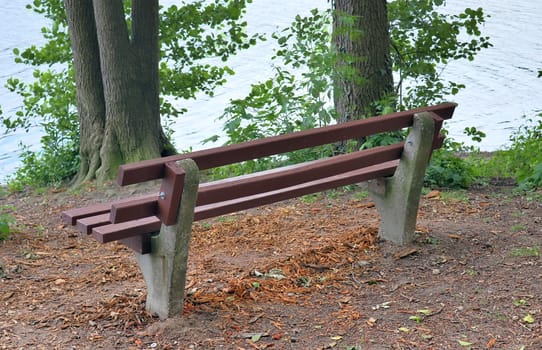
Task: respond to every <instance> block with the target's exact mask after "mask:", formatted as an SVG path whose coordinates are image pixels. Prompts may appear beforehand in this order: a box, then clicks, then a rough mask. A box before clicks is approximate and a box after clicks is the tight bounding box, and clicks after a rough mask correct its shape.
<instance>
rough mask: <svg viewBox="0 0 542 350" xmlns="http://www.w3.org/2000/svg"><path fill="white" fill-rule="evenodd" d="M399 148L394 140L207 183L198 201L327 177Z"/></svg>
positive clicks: (396, 153) (392, 155) (395, 154)
mask: <svg viewBox="0 0 542 350" xmlns="http://www.w3.org/2000/svg"><path fill="white" fill-rule="evenodd" d="M402 151H403V144H402V143H401V144H394V145H390V146H383V147H376V148H372V149H368V150H363V151H357V152H353V153H348V154H343V155H339V156H335V157H330V158H326V159H322V160H317V161H314V162H308V163H305V164H303V165H302V166H299V167H295V168H293V169H287V170H284V171H281V172H275V173H270V174H264V175H259V176H254V177H248V178H244V179H232V180H231V181H224V182H219V183H210V184H209V185H206V186H201V187H200V189H199V191H198V199H197V205H198V206H199V205H205V204H211V203H215V202H222V201H225V200H230V199H235V198H240V197H246V196H250V195H253V194H257V193H261V192H270V191H273V190H278V189H281V188H284V187H290V186H295V185H299V184H302V183H305V182H309V181H314V180H318V179H321V178H327V177H330V176H334V175H338V174H341V173H345V172H348V171H353V170H356V169H359V168H364V167H368V166H371V165H375V164H379V163H383V162H386V161H390V160H395V159H399V158H400V157H401V153H402Z"/></svg>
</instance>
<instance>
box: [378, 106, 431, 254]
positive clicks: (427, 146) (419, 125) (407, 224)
mask: <svg viewBox="0 0 542 350" xmlns="http://www.w3.org/2000/svg"><path fill="white" fill-rule="evenodd" d="M434 135H435V122H434V119H433V117H432V116H431V114H430V113H427V112H423V113H419V114H415V115H414V124H413V126H412V129H411V131H410V133H409V134H408V137H407V139H406V141H405V146H404V150H403V154H402V156H401V160H400V162H399V166H398V167H397V170H396V171H395V175H394V176H392V177H389V178H380V179H376V180H371V181H369V191H370V192H371V194H372V197H373V198H374V200H375V204H376V207H377V209H378V212H379V213H380V217H381V223H380V231H379V236H380V238H383V239H385V240H389V241H392V242H394V243H399V244H406V243H411V242H412V241H413V239H414V231H415V229H416V217H417V215H418V207H419V203H420V195H421V190H422V186H423V179H424V176H425V170H426V168H427V165H428V163H429V158H430V156H431V152H432V144H433V137H434Z"/></svg>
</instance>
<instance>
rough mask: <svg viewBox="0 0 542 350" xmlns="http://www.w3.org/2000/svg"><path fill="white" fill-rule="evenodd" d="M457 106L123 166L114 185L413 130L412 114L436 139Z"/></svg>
mask: <svg viewBox="0 0 542 350" xmlns="http://www.w3.org/2000/svg"><path fill="white" fill-rule="evenodd" d="M456 106H457V105H456V104H455V103H442V104H439V105H435V106H429V107H423V108H418V109H413V110H409V111H403V112H397V113H392V114H388V115H384V116H379V117H372V118H368V119H362V120H355V121H350V122H346V123H341V124H336V125H331V126H326V127H322V128H315V129H310V130H304V131H299V132H293V133H289V134H285V135H279V136H273V137H267V138H263V139H259V140H254V141H248V142H243V143H239V144H233V145H228V146H223V147H216V148H210V149H207V150H202V151H196V152H191V153H185V154H180V155H174V156H169V157H164V158H159V159H151V160H145V161H141V162H137V163H131V164H125V165H122V166H121V167H120V168H119V173H118V178H117V183H118V184H119V185H121V186H124V185H131V184H135V183H140V182H145V181H149V180H155V179H160V178H163V177H164V175H165V164H167V163H171V162H175V161H178V160H181V159H187V158H190V159H193V160H194V161H195V162H196V164H197V165H198V168H199V169H200V170H205V169H211V168H215V167H219V166H223V165H228V164H234V163H238V162H243V161H247V160H252V159H257V158H261V157H266V156H272V155H277V154H282V153H286V152H291V151H296V150H300V149H304V148H309V147H315V146H320V145H325V144H330V143H334V142H339V141H345V140H350V139H359V138H362V137H365V136H370V135H374V134H377V133H381V132H387V131H395V130H400V129H403V128H406V127H410V126H412V122H413V117H414V114H416V113H420V112H432V113H434V114H435V124H436V125H435V129H436V130H435V131H436V132H435V137H436V136H437V135H438V132H439V130H440V128H441V126H442V121H443V120H445V119H449V118H451V117H452V115H453V112H454V109H455V107H456Z"/></svg>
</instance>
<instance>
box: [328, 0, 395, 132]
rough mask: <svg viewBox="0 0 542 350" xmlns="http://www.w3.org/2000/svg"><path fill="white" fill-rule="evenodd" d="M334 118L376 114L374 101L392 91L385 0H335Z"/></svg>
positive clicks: (341, 119) (339, 119) (347, 118)
mask: <svg viewBox="0 0 542 350" xmlns="http://www.w3.org/2000/svg"><path fill="white" fill-rule="evenodd" d="M333 9H334V18H333V36H332V37H333V39H332V40H333V47H334V49H335V50H336V52H337V61H336V66H335V77H334V103H335V108H336V111H337V119H338V120H337V121H338V122H345V121H348V120H355V119H361V118H365V117H369V116H372V115H376V114H377V110H376V108H375V102H378V101H380V100H381V99H382V98H384V97H385V96H386V95H388V94H390V93H392V92H393V75H392V66H391V58H390V37H389V27H388V26H389V25H388V16H387V5H386V0H335V1H334V3H333Z"/></svg>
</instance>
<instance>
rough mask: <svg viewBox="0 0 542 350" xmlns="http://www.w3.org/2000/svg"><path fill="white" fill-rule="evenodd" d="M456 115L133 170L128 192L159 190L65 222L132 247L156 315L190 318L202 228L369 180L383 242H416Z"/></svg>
mask: <svg viewBox="0 0 542 350" xmlns="http://www.w3.org/2000/svg"><path fill="white" fill-rule="evenodd" d="M455 107H456V104H454V103H443V104H439V105H436V106H430V107H425V108H419V109H415V110H410V111H405V112H398V113H393V114H389V115H385V116H379V117H373V118H369V119H364V120H359V121H351V122H347V123H344V124H338V125H332V126H327V127H323V128H316V129H311V130H305V131H300V132H294V133H290V134H285V135H281V136H275V137H268V138H264V139H260V140H255V141H250V142H245V143H241V144H234V145H229V146H224V147H217V148H212V149H208V150H203V151H196V152H191V153H186V154H181V155H175V156H170V157H165V158H159V159H152V160H146V161H142V162H137V163H132V164H126V165H123V166H121V167H120V170H119V174H118V180H117V181H118V183H119V185H121V186H124V185H130V184H136V183H140V182H145V181H149V180H156V179H161V187H160V190H159V191H157V192H155V193H152V194H149V195H146V196H141V197H136V198H127V199H123V200H119V201H115V202H112V203H104V204H97V205H92V206H88V207H84V208H78V209H72V210H68V211H65V212H63V213H62V218H63V220H64V221H66V222H67V223H69V224H70V225H76V226H77V228H78V229H79V230H80V231H81V232H82V233H84V234H89V235H91V236H92V237H94V238H95V239H97V240H98V241H100V242H102V243H107V242H112V241H120V242H121V243H123V244H125V245H127V246H128V247H130V248H132V249H133V250H134V251H135V252H136V257H137V260H138V263H139V265H140V268H141V270H142V272H143V276H144V279H145V282H146V284H147V304H146V307H147V310H149V311H150V312H151V313H153V314H156V315H158V316H159V317H160V318H168V317H171V316H173V315H175V314H179V313H180V312H181V311H182V307H183V296H184V286H185V279H186V268H187V260H188V248H189V242H190V237H191V229H192V223H193V221H198V220H203V219H207V218H212V217H216V216H220V215H224V214H228V213H233V212H237V211H240V210H244V209H249V208H254V207H257V206H260V205H264V204H270V203H273V202H277V201H282V200H285V199H290V198H295V197H299V196H302V195H306V194H310V193H315V192H320V191H323V190H327V189H331V188H336V187H340V186H345V185H349V184H354V183H360V182H364V181H369V190H370V192H371V194H372V196H373V198H374V200H375V203H376V206H377V209H378V211H379V213H380V216H381V224H380V231H379V234H380V237H381V238H383V239H387V240H391V241H393V242H396V243H401V244H403V243H408V242H410V241H412V239H413V236H414V230H415V226H416V216H417V212H418V205H419V198H420V193H421V189H422V186H423V178H424V175H425V169H426V167H427V164H428V162H429V158H430V156H431V152H432V151H433V150H434V149H436V148H440V147H441V146H442V142H443V139H444V137H443V135H441V134H440V129H441V126H442V123H443V121H444V120H446V119H449V118H451V117H452V114H453V111H454V109H455ZM409 127H410V128H411V129H410V132H409V134H408V137H407V138H406V140H405V141H404V142H400V143H396V144H392V145H389V146H380V147H375V148H371V149H365V150H361V151H354V152H351V153H347V154H340V155H336V156H333V157H329V158H324V159H319V160H316V161H310V162H306V163H302V164H296V165H291V166H284V167H279V168H276V169H272V170H267V171H262V172H257V173H253V174H248V175H242V176H238V177H232V178H228V179H224V180H218V181H213V182H207V183H202V184H200V183H199V172H200V171H201V170H206V169H211V168H215V167H219V166H223V165H228V164H234V163H238V162H243V161H247V160H252V159H256V158H261V157H266V156H273V155H281V154H284V153H286V152H290V151H295V150H299V149H304V148H309V147H315V146H320V145H326V144H333V143H337V142H341V141H345V140H350V139H353V140H358V139H360V138H363V137H366V136H370V135H374V134H377V133H382V132H389V131H395V130H401V129H404V128H409Z"/></svg>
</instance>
